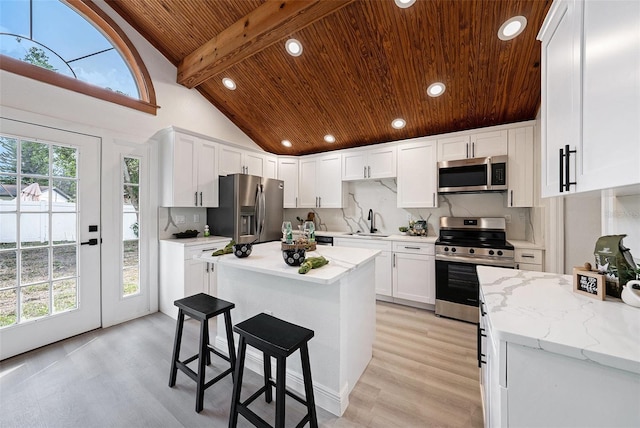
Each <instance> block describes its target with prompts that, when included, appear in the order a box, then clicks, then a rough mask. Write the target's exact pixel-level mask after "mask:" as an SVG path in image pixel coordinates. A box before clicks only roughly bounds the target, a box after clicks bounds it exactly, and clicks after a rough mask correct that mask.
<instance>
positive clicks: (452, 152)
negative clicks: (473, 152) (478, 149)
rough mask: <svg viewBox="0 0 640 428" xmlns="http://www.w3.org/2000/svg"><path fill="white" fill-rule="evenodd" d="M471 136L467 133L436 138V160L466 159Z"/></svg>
mask: <svg viewBox="0 0 640 428" xmlns="http://www.w3.org/2000/svg"><path fill="white" fill-rule="evenodd" d="M470 142H471V138H470V137H469V136H468V135H462V136H456V137H447V138H439V139H438V161H448V160H458V159H467V158H469V157H471V156H469V154H470V153H469V145H470Z"/></svg>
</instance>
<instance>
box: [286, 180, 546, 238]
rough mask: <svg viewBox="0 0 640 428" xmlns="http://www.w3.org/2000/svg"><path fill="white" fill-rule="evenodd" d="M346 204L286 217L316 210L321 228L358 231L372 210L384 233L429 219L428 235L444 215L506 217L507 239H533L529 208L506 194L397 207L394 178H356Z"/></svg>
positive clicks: (456, 196)
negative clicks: (428, 205) (511, 205)
mask: <svg viewBox="0 0 640 428" xmlns="http://www.w3.org/2000/svg"><path fill="white" fill-rule="evenodd" d="M344 185H345V192H346V197H347V201H346V206H345V208H342V209H331V208H320V209H315V208H314V209H309V208H306V209H304V208H299V209H285V210H284V217H285V219H286V220H289V221H291V222H292V224H296V223H297V221H296V217H300V218H303V219H306V218H307V213H309V212H314V213H315V219H316V220H315V222H316V227H317V228H318V229H319V230H330V231H343V232H357V231H369V223H370V222H369V221H368V220H367V216H368V212H369V209H372V210H373V212H374V218H375V227H376V229H378V230H379V231H380V232H381V233H384V234H393V233H398V227H400V226H407V225H408V223H409V220H411V219H413V220H426V221H427V223H428V227H429V235H431V236H435V235H437V234H438V232H439V221H440V217H441V216H453V217H467V216H468V217H507V238H508V239H516V240H529V241H534V239H535V237H536V236H538V234H537V233H534V232H535V231H534V225H533V223H532V221H531V214H530V209H529V208H508V207H507V206H506V204H507V200H506V197H507V196H506V193H481V194H452V195H447V196H443V195H440V196H439V207H438V208H420V209H417V208H397V202H396V196H397V185H396V180H394V179H383V180H370V181H354V182H348V183H345V184H344Z"/></svg>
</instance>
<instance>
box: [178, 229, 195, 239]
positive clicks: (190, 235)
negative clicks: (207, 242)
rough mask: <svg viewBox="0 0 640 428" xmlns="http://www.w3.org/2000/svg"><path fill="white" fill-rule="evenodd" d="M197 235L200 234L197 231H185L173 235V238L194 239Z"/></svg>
mask: <svg viewBox="0 0 640 428" xmlns="http://www.w3.org/2000/svg"><path fill="white" fill-rule="evenodd" d="M199 233H200V232H198V231H197V230H193V229H188V230H185V231H184V232H178V233H174V234H173V236H175V237H176V238H178V239H184V238H195V237H196V236H198V234H199Z"/></svg>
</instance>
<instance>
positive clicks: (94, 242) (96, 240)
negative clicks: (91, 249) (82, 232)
mask: <svg viewBox="0 0 640 428" xmlns="http://www.w3.org/2000/svg"><path fill="white" fill-rule="evenodd" d="M100 242H102V239H100ZM80 245H98V238H91V239H89V240H88V241H86V242H81V243H80Z"/></svg>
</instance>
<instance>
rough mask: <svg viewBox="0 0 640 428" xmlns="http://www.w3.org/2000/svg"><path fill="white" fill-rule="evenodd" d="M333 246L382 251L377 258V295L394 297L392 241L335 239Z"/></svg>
mask: <svg viewBox="0 0 640 428" xmlns="http://www.w3.org/2000/svg"><path fill="white" fill-rule="evenodd" d="M333 245H335V246H336V247H351V248H366V249H370V250H380V254H379V255H378V257H376V294H377V295H379V296H389V297H390V296H391V295H392V289H393V287H392V275H391V249H392V244H391V241H381V240H374V239H362V238H334V239H333Z"/></svg>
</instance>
